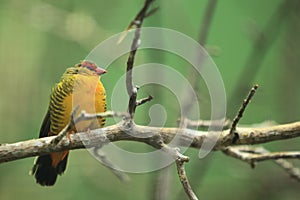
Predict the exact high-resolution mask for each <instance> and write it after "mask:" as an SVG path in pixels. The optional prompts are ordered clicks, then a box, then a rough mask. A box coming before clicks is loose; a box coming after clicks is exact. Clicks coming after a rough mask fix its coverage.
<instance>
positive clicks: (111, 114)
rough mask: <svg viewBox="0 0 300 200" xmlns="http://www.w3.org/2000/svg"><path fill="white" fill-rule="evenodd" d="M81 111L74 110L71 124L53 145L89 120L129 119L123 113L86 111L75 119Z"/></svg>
mask: <svg viewBox="0 0 300 200" xmlns="http://www.w3.org/2000/svg"><path fill="white" fill-rule="evenodd" d="M78 109H79V106H76V107H75V108H74V110H73V111H72V114H71V117H70V121H69V123H68V124H67V125H66V126H65V128H63V130H62V131H61V132H60V133H59V134H58V135H57V136H56V137H55V138H54V139H53V140H52V142H51V143H52V144H54V145H57V144H58V143H59V142H60V141H61V140H62V138H63V137H65V136H66V135H67V134H68V132H69V131H70V130H71V129H72V128H73V127H74V126H75V124H77V123H78V122H81V121H89V120H94V119H96V118H108V117H123V118H125V119H127V118H129V115H128V113H122V112H114V111H106V112H103V113H94V114H90V113H86V112H85V111H81V113H80V114H79V115H78V116H77V117H75V115H76V113H77V111H78Z"/></svg>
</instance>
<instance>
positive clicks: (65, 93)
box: [31, 60, 106, 186]
mask: <svg viewBox="0 0 300 200" xmlns="http://www.w3.org/2000/svg"><path fill="white" fill-rule="evenodd" d="M104 73H106V71H105V70H104V69H102V68H100V67H98V66H97V65H96V64H95V63H93V62H90V61H86V60H84V61H82V62H80V63H78V64H76V65H75V67H70V68H68V69H67V70H66V71H65V73H64V74H63V76H62V77H61V79H60V82H59V83H58V84H56V85H55V87H54V88H53V89H52V92H51V96H50V104H49V108H48V111H47V114H46V116H45V118H44V121H43V123H42V126H41V129H40V135H39V137H40V138H41V137H47V136H52V135H57V134H59V133H60V131H61V130H62V129H63V128H64V127H65V126H66V125H68V124H69V122H70V120H71V119H70V118H71V117H70V116H71V113H72V111H73V109H74V108H75V107H78V110H77V111H76V113H75V116H76V115H78V114H79V113H80V112H81V111H83V110H84V111H86V112H88V113H99V112H105V111H106V95H105V89H104V87H103V85H102V83H101V82H100V76H101V75H102V74H104ZM104 123H105V119H104V118H98V119H95V120H89V121H81V122H79V123H77V124H76V125H75V127H72V129H71V130H70V131H69V132H68V134H70V133H75V132H82V131H89V130H91V129H96V128H99V127H102V126H103V125H104ZM68 153H69V151H63V152H56V153H51V154H49V155H44V156H39V157H38V158H37V160H36V161H35V163H34V166H33V168H32V170H31V173H32V174H33V175H34V176H35V179H36V182H37V183H39V184H40V185H43V186H51V185H54V183H55V181H56V178H57V175H61V174H62V173H63V172H64V171H65V169H66V165H67V159H68Z"/></svg>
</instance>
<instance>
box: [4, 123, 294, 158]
mask: <svg viewBox="0 0 300 200" xmlns="http://www.w3.org/2000/svg"><path fill="white" fill-rule="evenodd" d="M229 131H230V130H228V129H227V130H224V131H222V132H221V133H220V136H219V137H218V140H217V143H216V145H215V147H214V150H220V149H222V148H224V147H228V146H232V145H250V144H262V143H267V142H272V141H278V140H284V139H290V138H295V137H299V136H300V122H295V123H291V124H284V125H277V126H270V127H264V128H253V127H250V128H237V130H236V133H237V134H238V135H239V139H238V140H237V141H236V142H235V143H234V144H233V143H232V142H230V141H228V140H227V137H228V135H229ZM128 133H130V134H128ZM135 136H140V137H135ZM175 136H176V137H177V139H178V143H179V145H180V146H190V147H193V148H200V147H201V146H202V144H203V141H204V140H205V139H209V138H210V137H214V136H212V134H211V133H210V132H207V131H197V130H192V129H178V128H160V127H148V126H139V125H135V124H133V125H132V126H131V127H128V126H125V125H124V124H123V122H122V123H119V124H116V125H112V126H108V127H103V128H100V129H95V130H91V131H90V133H89V134H87V133H85V132H82V133H75V134H70V140H69V139H68V138H66V137H63V138H62V140H61V141H60V142H59V143H58V144H57V145H53V144H52V143H51V141H52V140H53V139H54V138H55V137H56V136H51V137H45V138H39V139H33V140H27V141H23V142H17V143H12V144H2V145H1V146H0V163H2V162H7V161H12V160H18V159H22V158H26V157H32V156H40V155H45V154H49V153H51V152H59V151H64V150H72V149H80V148H90V147H95V146H98V145H100V144H105V143H107V142H116V141H121V140H129V141H136V142H143V143H146V144H149V145H151V146H153V147H155V148H160V147H161V144H158V140H156V139H154V138H155V137H158V138H162V140H163V142H164V143H165V144H168V143H170V142H171V141H172V139H173V138H174V137H175Z"/></svg>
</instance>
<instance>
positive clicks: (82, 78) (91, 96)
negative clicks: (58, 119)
mask: <svg viewBox="0 0 300 200" xmlns="http://www.w3.org/2000/svg"><path fill="white" fill-rule="evenodd" d="M63 105H64V107H65V108H64V110H65V112H64V122H63V123H62V124H63V126H62V127H61V129H62V128H64V127H65V126H66V125H67V124H68V123H69V120H70V115H71V112H72V111H73V110H74V108H75V107H76V106H79V108H78V111H77V113H76V115H75V116H77V115H78V114H80V113H81V112H82V111H85V112H87V113H99V112H105V111H106V94H105V89H104V87H103V85H102V83H101V82H100V80H99V77H98V76H86V75H77V77H76V79H75V82H74V89H73V92H72V94H70V95H68V96H67V97H66V98H65V99H64V102H63ZM104 123H105V120H104V119H94V120H89V121H82V122H79V123H77V124H76V127H75V128H76V132H82V131H86V130H88V129H96V128H99V127H102V126H103V125H104ZM74 131H75V130H74Z"/></svg>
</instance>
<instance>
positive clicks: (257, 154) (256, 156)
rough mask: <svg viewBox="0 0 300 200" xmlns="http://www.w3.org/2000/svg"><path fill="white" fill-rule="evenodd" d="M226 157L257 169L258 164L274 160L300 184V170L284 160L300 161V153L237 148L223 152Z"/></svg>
mask: <svg viewBox="0 0 300 200" xmlns="http://www.w3.org/2000/svg"><path fill="white" fill-rule="evenodd" d="M223 152H224V153H225V154H226V155H229V156H231V157H234V158H237V159H239V160H242V161H244V162H247V163H249V164H250V165H251V167H252V168H254V167H255V165H256V163H257V162H261V161H266V160H273V161H274V162H275V163H276V164H278V165H279V166H281V167H282V168H283V169H284V170H285V171H286V172H287V173H288V174H290V176H291V177H292V178H293V179H295V180H297V181H299V182H300V170H299V168H296V167H294V166H293V164H292V163H290V162H288V161H286V160H284V159H295V158H297V159H299V158H300V152H298V151H297V152H274V153H271V152H269V151H267V150H266V149H265V148H263V147H250V146H237V147H227V148H225V149H224V150H223Z"/></svg>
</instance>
